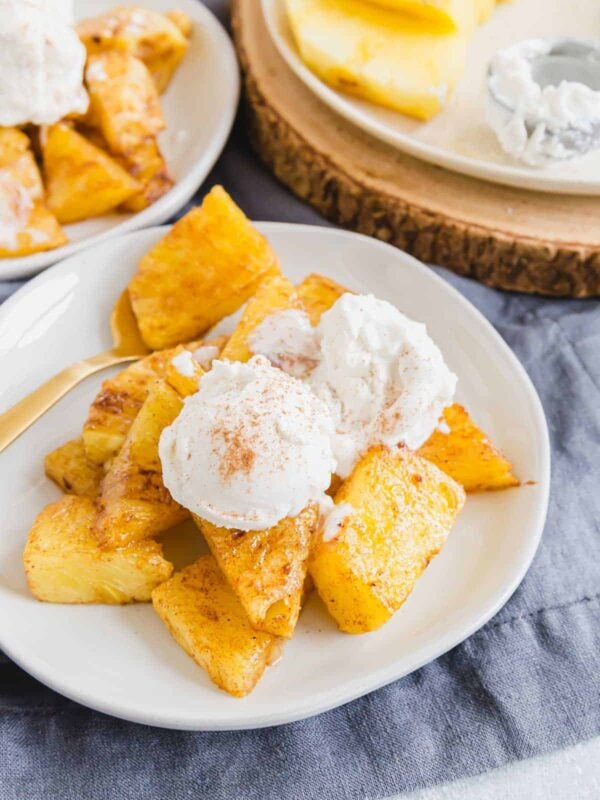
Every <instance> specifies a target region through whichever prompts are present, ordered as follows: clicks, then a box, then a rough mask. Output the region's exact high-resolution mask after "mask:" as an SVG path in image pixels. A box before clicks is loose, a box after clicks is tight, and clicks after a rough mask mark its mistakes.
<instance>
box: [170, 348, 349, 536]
mask: <svg viewBox="0 0 600 800" xmlns="http://www.w3.org/2000/svg"><path fill="white" fill-rule="evenodd" d="M332 433H333V424H332V420H331V417H330V414H329V410H328V408H327V406H326V405H325V403H324V402H323V401H322V400H320V399H319V398H318V397H317V396H316V395H315V394H314V393H313V392H312V391H311V389H310V387H309V386H307V385H305V384H304V383H302V382H301V381H299V380H297V379H295V378H293V377H291V376H289V375H287V374H286V373H285V372H283V371H281V370H279V369H276V368H275V367H273V366H272V365H271V364H270V363H269V361H268V360H267V359H266V358H264V357H261V356H255V357H254V358H252V359H251V360H250V361H248V362H247V363H246V364H242V363H230V362H226V361H215V362H214V363H213V366H212V369H211V371H210V372H208V373H207V374H206V375H205V376H204V377H203V378H202V381H201V384H200V390H199V391H198V392H197V393H196V394H194V395H192V396H191V397H189V398H187V400H186V401H185V404H184V407H183V409H182V411H181V413H180V414H179V416H178V417H177V419H176V420H175V421H174V422H173V424H172V425H171V426H170V427H168V428H166V429H165V430H164V431H163V433H162V436H161V438H160V444H159V453H160V459H161V463H162V468H163V480H164V483H165V486H166V487H167V488H168V490H169V491H170V493H171V495H172V496H173V497H174V498H175V500H177V501H178V502H179V503H180V504H181V505H183V506H184V507H185V508H188V509H189V510H190V511H191V512H192V513H194V514H197V515H198V516H200V517H202V518H203V519H206V520H208V521H209V522H212V523H213V524H215V525H219V526H223V527H227V528H239V529H240V530H245V531H250V530H262V529H265V528H270V527H272V526H273V525H275V524H277V522H279V521H280V520H281V519H283V518H284V517H294V516H296V515H297V514H299V513H300V511H302V509H304V508H305V507H306V506H307V505H309V503H311V502H313V501H316V502H319V501H320V499H321V498H322V496H323V494H324V492H325V491H326V489H327V488H328V486H329V483H330V481H331V475H332V473H333V471H334V470H335V460H334V458H333V453H332V449H331V440H332Z"/></svg>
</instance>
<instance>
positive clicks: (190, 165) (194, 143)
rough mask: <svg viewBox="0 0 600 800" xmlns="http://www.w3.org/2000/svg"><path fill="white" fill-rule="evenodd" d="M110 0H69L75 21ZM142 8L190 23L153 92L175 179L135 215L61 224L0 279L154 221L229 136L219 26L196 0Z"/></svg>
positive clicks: (232, 93)
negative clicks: (185, 41) (46, 244)
mask: <svg viewBox="0 0 600 800" xmlns="http://www.w3.org/2000/svg"><path fill="white" fill-rule="evenodd" d="M115 4H116V0H75V14H76V16H77V19H82V18H84V17H92V16H96V15H98V14H101V13H103V12H105V11H107V10H109V9H111V8H113V7H114V6H115ZM140 4H141V5H143V6H144V7H145V8H151V9H155V10H157V11H167V10H169V9H170V8H173V7H174V6H177V8H180V9H182V10H183V11H185V12H186V13H187V14H189V15H190V17H191V18H192V19H193V21H194V31H193V34H192V40H191V44H190V48H189V50H188V52H187V54H186V56H185V58H184V60H183V61H182V63H181V65H180V67H179V69H178V70H177V72H176V73H175V76H174V78H173V81H172V82H171V84H170V86H169V88H168V89H167V91H166V92H165V94H163V95H162V96H161V107H162V109H163V111H164V115H165V120H166V123H167V128H166V130H165V131H164V132H163V133H162V134H161V135H160V137H159V141H160V146H161V149H162V152H163V154H164V156H165V160H166V162H167V164H168V166H169V169H170V171H171V174H172V175H173V178H174V180H175V185H174V186H173V188H172V189H171V190H170V191H169V192H167V194H165V195H164V196H163V197H161V198H160V199H159V200H158V201H157V202H156V203H154V204H153V205H151V206H150V207H149V208H146V209H144V211H140V212H139V213H137V214H107V215H104V216H102V217H95V218H94V219H89V220H85V221H84V222H78V223H76V224H74V225H66V226H65V232H66V234H67V236H68V237H69V243H68V244H66V245H65V246H64V247H59V248H57V249H56V250H49V251H48V252H45V253H35V254H34V255H31V256H24V257H23V258H3V259H0V280H10V279H13V278H26V277H28V276H29V275H34V274H35V273H36V272H39V271H40V270H42V269H44V268H45V267H48V266H50V264H56V263H57V262H58V261H60V260H62V259H63V258H65V257H67V256H70V255H72V254H73V253H76V252H78V251H80V250H82V249H83V248H85V247H90V246H91V245H94V244H98V243H99V242H101V241H104V240H105V239H108V238H110V237H112V236H118V235H121V234H124V233H129V232H130V231H135V230H138V229H140V228H147V227H149V226H150V225H161V224H162V223H163V222H166V221H167V220H168V219H169V218H170V217H172V216H173V214H175V213H176V212H177V211H179V209H180V208H181V207H182V206H184V205H185V204H186V203H187V202H188V200H190V198H191V197H192V196H193V194H194V193H195V192H196V190H197V189H198V187H199V186H200V184H201V183H202V181H203V180H204V179H205V178H206V176H207V175H208V173H209V172H210V170H211V169H212V168H213V166H214V164H215V162H216V160H217V159H218V157H219V155H220V154H221V151H222V149H223V147H224V146H225V142H226V141H227V137H228V136H229V132H230V130H231V126H232V125H233V120H234V118H235V112H236V109H237V104H238V98H239V91H240V79H239V71H238V66H237V60H236V56H235V51H234V49H233V45H232V43H231V40H230V38H229V36H228V35H227V33H226V32H225V30H224V28H223V27H222V25H221V24H220V22H219V21H218V20H217V18H216V17H215V16H213V14H212V13H211V12H210V11H209V9H208V8H206V6H204V5H203V4H202V3H200V2H198V0H177V2H176V3H174V2H171V0H141V2H140Z"/></svg>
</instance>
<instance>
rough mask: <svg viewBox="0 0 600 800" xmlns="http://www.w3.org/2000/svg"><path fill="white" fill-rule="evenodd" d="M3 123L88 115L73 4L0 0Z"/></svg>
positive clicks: (0, 112)
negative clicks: (70, 115)
mask: <svg viewBox="0 0 600 800" xmlns="http://www.w3.org/2000/svg"><path fill="white" fill-rule="evenodd" d="M0 19H1V20H2V25H1V26H0V75H1V78H0V125H1V126H6V127H10V126H14V125H25V124H28V123H33V124H34V125H51V124H52V123H54V122H58V121H59V120H60V119H63V118H64V117H66V116H68V115H69V114H83V113H85V111H86V110H87V107H88V96H87V93H86V91H85V89H84V86H83V70H84V66H85V61H86V51H85V47H84V46H83V44H82V43H81V42H80V40H79V37H78V36H77V33H76V32H75V30H74V28H73V3H72V2H70V1H69V0H61V1H60V2H59V1H58V0H0Z"/></svg>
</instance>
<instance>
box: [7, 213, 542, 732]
mask: <svg viewBox="0 0 600 800" xmlns="http://www.w3.org/2000/svg"><path fill="white" fill-rule="evenodd" d="M259 227H260V229H261V230H262V231H263V232H264V233H265V234H266V235H267V237H268V238H269V239H270V241H271V244H272V245H273V247H274V248H275V250H276V252H277V254H278V255H279V257H280V259H281V263H282V265H283V269H284V271H285V273H286V274H287V275H288V276H289V277H290V278H291V279H292V280H293V281H299V280H301V279H302V278H303V277H304V276H305V275H306V274H307V273H309V272H312V271H319V272H322V273H323V274H325V275H328V276H329V277H331V278H333V279H334V280H337V281H339V282H340V283H342V284H344V285H346V286H348V287H349V288H350V289H353V290H355V291H358V292H372V293H373V294H375V295H377V296H378V297H381V298H384V299H387V300H389V301H390V302H392V303H394V304H395V305H397V306H398V308H400V309H401V310H402V311H404V312H405V313H406V314H408V315H409V316H411V317H414V318H415V319H418V320H422V321H423V322H426V323H427V326H428V328H429V331H430V333H431V335H432V336H433V338H434V339H435V340H436V341H437V342H438V344H439V345H440V346H441V348H442V350H443V351H444V355H445V357H446V359H447V361H448V363H449V365H450V367H451V369H452V370H454V371H455V372H456V373H457V375H458V376H459V395H458V398H459V401H461V402H463V403H464V404H465V405H466V406H467V407H468V408H469V410H470V412H471V413H472V415H473V416H474V418H475V420H476V421H478V422H479V423H480V424H481V425H482V426H483V427H484V429H485V430H486V431H487V432H488V433H489V434H490V435H491V436H492V438H493V440H494V441H495V442H496V443H497V444H498V445H499V446H500V447H501V448H502V449H503V450H504V451H505V452H506V454H507V455H508V456H509V457H510V459H511V460H512V461H513V462H514V465H515V469H516V472H517V475H519V477H520V478H521V479H523V480H524V481H528V480H532V481H535V483H533V484H532V485H523V486H522V487H520V488H518V489H511V490H508V491H505V492H497V493H491V494H481V495H472V496H470V497H469V498H468V500H467V505H466V507H465V510H464V511H463V513H462V514H461V516H460V518H459V521H458V524H457V525H456V527H455V529H454V530H453V531H452V534H451V535H450V538H449V540H448V543H447V544H446V546H445V547H444V549H443V551H442V553H441V555H440V556H438V557H437V558H436V559H434V561H433V562H432V564H431V565H430V566H429V567H428V569H427V571H426V572H425V574H424V576H423V577H422V578H421V580H419V582H418V584H417V586H416V589H415V591H414V592H413V594H412V595H411V596H410V598H409V599H408V601H407V602H406V604H405V605H404V606H403V607H402V608H401V609H400V611H399V612H398V613H397V614H396V616H395V617H394V618H393V619H392V620H391V621H390V622H389V623H388V624H387V625H385V626H384V627H383V628H382V629H381V630H379V631H376V632H375V633H371V634H368V635H365V636H348V635H344V634H342V633H339V632H338V631H337V629H336V626H335V624H334V622H333V620H331V619H330V618H329V617H328V615H327V613H326V611H325V609H324V608H323V606H322V604H321V603H320V602H319V600H318V599H317V598H316V597H314V596H313V597H312V598H311V600H310V602H309V603H308V607H307V608H306V609H305V610H304V611H303V613H302V616H301V619H300V623H299V625H298V630H297V633H296V636H295V637H294V639H292V641H290V642H288V643H287V644H286V647H285V651H284V654H283V658H282V660H281V661H280V662H279V663H278V664H277V665H276V666H273V667H271V668H270V669H269V670H268V671H267V674H266V675H265V677H264V678H263V680H262V681H261V682H260V683H259V685H258V687H257V688H256V690H255V691H254V692H253V693H252V694H251V695H249V696H248V697H246V698H244V699H243V700H236V699H234V698H232V697H229V696H228V695H226V694H224V693H223V692H221V691H219V690H218V689H217V688H216V687H215V686H214V685H213V684H212V683H211V682H210V681H209V679H208V677H207V676H206V674H205V673H204V672H203V671H202V670H201V669H199V668H198V667H197V666H196V665H195V664H194V662H193V661H192V660H191V659H190V658H189V657H188V656H187V655H186V654H185V653H184V652H183V651H182V650H181V649H180V648H179V647H178V646H177V645H176V644H175V642H174V641H173V639H172V638H171V636H170V635H169V633H168V631H167V630H166V628H165V627H164V625H163V624H162V622H161V621H160V620H159V618H158V617H157V615H156V614H155V613H154V611H153V610H152V608H151V606H150V605H132V606H125V607H111V606H60V605H49V604H45V603H39V602H37V601H36V600H34V598H33V597H32V596H31V595H30V593H29V591H28V589H27V585H26V582H25V576H24V574H23V565H22V551H23V546H24V544H25V541H26V538H27V533H28V530H29V528H30V526H31V523H32V522H33V519H34V517H35V516H36V514H37V513H38V512H39V511H40V510H41V509H42V507H43V506H44V505H45V504H46V503H49V502H51V501H53V500H54V499H56V498H58V496H59V491H58V489H57V488H56V487H55V486H54V484H52V483H51V482H50V481H49V480H47V479H46V478H45V477H44V473H43V458H44V455H45V454H46V453H47V452H49V451H50V450H52V449H54V448H55V447H57V446H58V445H59V444H62V443H63V442H64V441H66V440H67V439H71V438H73V437H74V436H77V435H79V433H80V430H81V425H82V423H83V421H84V419H85V417H86V413H87V408H88V406H89V404H90V402H91V401H92V399H93V397H94V395H95V393H96V392H97V391H98V388H99V386H100V382H101V381H102V379H103V378H105V377H106V374H107V373H104V374H103V375H98V376H95V377H93V378H90V379H88V380H87V381H86V382H85V383H84V384H82V385H80V386H79V387H77V388H76V389H75V390H73V391H72V392H71V393H70V394H69V395H68V396H67V397H65V398H64V399H63V400H62V401H61V402H60V403H58V404H57V405H56V406H55V407H54V408H53V409H51V410H50V411H49V412H48V413H47V414H46V415H45V416H44V417H43V418H42V419H41V420H39V421H38V422H37V423H36V424H35V425H34V426H33V427H32V428H30V430H29V431H27V432H26V433H25V434H24V435H23V436H21V438H20V439H18V440H17V441H16V442H15V443H14V444H13V445H12V446H11V447H10V448H8V449H7V450H6V451H4V452H3V453H2V454H0V531H2V535H1V536H0V649H2V650H4V651H5V652H6V653H7V654H8V655H9V656H10V657H11V658H13V659H14V660H15V661H16V662H17V663H19V664H20V665H21V666H22V667H23V668H24V669H26V670H27V671H28V672H30V673H31V674H32V675H34V676H35V677H36V678H38V679H39V680H41V681H43V682H44V683H46V684H47V685H48V686H51V687H52V688H54V689H56V690H57V691H59V692H61V693H62V694H64V695H67V696H68V697H71V698H73V699H74V700H77V701H78V702H80V703H83V704H85V705H88V706H91V707H92V708H96V709H99V710H101V711H104V712H106V713H108V714H113V715H115V716H118V717H123V718H125V719H130V720H134V721H137V722H142V723H147V724H149V725H160V726H164V727H169V728H185V729H192V730H222V729H232V728H257V727H261V726H266V725H277V724H280V723H285V722H291V721H293V720H297V719H301V718H303V717H307V716H310V715H313V714H318V713H319V712H321V711H325V710H327V709H329V708H333V707H334V706H338V705H341V704H342V703H346V702H348V701H349V700H352V699H354V698H355V697H358V696H360V695H363V694H366V693H367V692H370V691H372V690H373V689H376V688H377V687H379V686H383V685H384V684H386V683H389V682H390V681H394V680H396V679H397V678H400V677H402V676H403V675H406V674H407V673H409V672H412V671H413V670H414V669H417V667H419V666H421V665H422V664H425V663H427V662H428V661H430V660H431V659H433V658H436V657H437V656H439V655H441V654H442V653H444V652H445V651H446V650H448V649H449V648H451V647H453V646H454V645H456V644H458V643H459V642H460V641H462V640H463V639H464V638H466V637H467V636H469V635H470V634H471V633H473V632H474V631H475V630H477V628H479V627H480V626H481V625H483V624H484V623H485V622H486V621H487V620H488V619H489V618H490V617H491V616H492V615H493V614H494V613H495V612H496V611H497V610H498V609H499V608H500V607H501V606H502V605H503V604H504V603H505V602H506V601H507V599H508V598H509V597H510V595H511V594H512V592H513V591H514V590H515V588H516V586H517V585H518V583H519V582H520V580H521V579H522V577H523V575H524V574H525V571H526V570H527V568H528V566H529V564H530V562H531V559H532V558H533V555H534V553H535V550H536V548H537V545H538V542H539V539H540V536H541V533H542V528H543V525H544V519H545V516H546V507H547V501H548V486H549V446H548V434H547V430H546V423H545V419H544V414H543V411H542V407H541V405H540V402H539V399H538V397H537V395H536V392H535V389H534V388H533V386H532V384H531V382H530V380H529V378H528V377H527V375H526V374H525V372H524V370H523V368H522V367H521V365H520V364H519V362H518V360H517V359H516V358H515V356H514V355H513V353H512V352H511V351H510V350H509V348H508V347H507V346H506V344H505V343H504V342H503V341H502V339H501V338H500V336H499V335H498V334H497V333H496V332H495V331H494V329H493V328H492V326H491V325H490V324H489V323H488V322H487V321H486V320H485V319H484V318H483V317H482V316H481V314H479V312H478V311H476V310H475V309H474V308H473V306H471V305H470V304H469V303H468V302H467V301H466V300H465V299H464V298H463V297H462V296H461V295H460V294H459V293H458V292H456V291H455V290H454V289H452V288H451V287H450V286H449V285H448V284H447V283H446V282H444V281H443V280H442V279H441V278H439V277H437V276H436V275H435V274H434V273H433V272H432V271H431V270H429V269H427V268H426V267H424V266H423V265H422V264H420V263H418V262H417V261H415V260H414V259H413V258H411V257H409V256H407V255H406V254H404V253H402V252H401V251H400V250H397V249H395V248H393V247H390V246H389V245H386V244H383V243H381V242H378V241H376V240H374V239H368V238H366V237H363V236H359V235H358V234H353V233H347V232H344V231H340V230H334V229H326V228H316V227H309V226H302V225H291V224H276V223H262V224H260V226H259ZM165 230H166V229H165V228H152V229H149V230H145V231H138V232H136V233H133V234H130V235H128V236H124V237H121V238H118V239H112V240H110V241H108V242H104V243H103V244H101V245H100V246H97V247H94V248H92V249H89V250H86V251H84V252H82V253H80V254H78V255H76V256H74V257H72V258H70V259H68V260H66V261H64V262H62V263H61V264H58V265H56V266H55V267H52V268H51V269H49V270H48V271H46V272H45V273H43V274H42V275H40V276H38V277H37V278H36V279H34V280H33V281H31V282H30V283H28V284H27V285H26V286H25V287H24V288H23V289H21V290H20V291H19V292H17V294H15V295H14V296H13V297H12V298H11V299H9V300H8V301H7V302H6V303H5V304H4V305H3V306H2V307H1V308H0V374H1V375H2V376H3V380H2V381H1V383H0V412H2V411H3V410H5V409H6V408H7V407H9V406H10V405H12V404H13V403H14V402H15V401H17V400H18V399H20V398H21V397H22V396H23V395H24V394H25V393H27V392H29V391H31V390H32V389H34V388H35V387H36V386H37V385H38V384H39V383H40V382H41V381H43V380H45V379H47V378H48V377H50V376H51V375H53V374H54V373H56V372H57V371H58V370H60V369H62V368H63V367H65V366H66V365H68V364H70V363H72V362H74V361H76V360H78V359H81V358H83V357H85V356H89V355H91V354H93V353H96V352H100V351H102V350H104V349H105V348H107V347H108V346H109V342H110V339H109V333H108V319H109V314H110V310H111V307H112V305H113V303H114V301H115V299H116V298H117V297H118V295H119V293H120V292H121V290H122V288H123V287H124V286H125V285H126V284H127V282H128V280H129V278H130V276H131V275H132V274H133V272H134V271H135V268H136V265H137V262H138V260H139V258H140V257H141V256H142V255H143V254H144V253H146V252H147V251H148V250H149V248H150V247H151V246H152V245H153V244H154V243H155V242H156V241H157V240H158V239H159V238H160V237H161V236H163V235H164V233H165ZM193 541H194V542H198V543H199V542H200V537H199V535H198V534H197V533H195V538H194V540H193ZM170 555H171V548H170V549H169V551H168V552H167V556H168V557H170Z"/></svg>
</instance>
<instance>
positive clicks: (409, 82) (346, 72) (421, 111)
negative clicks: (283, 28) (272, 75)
mask: <svg viewBox="0 0 600 800" xmlns="http://www.w3.org/2000/svg"><path fill="white" fill-rule="evenodd" d="M286 6H287V11H288V16H289V20H290V24H291V27H292V31H293V33H294V37H295V39H296V43H297V45H298V48H299V50H300V54H301V56H302V58H303V60H304V61H305V62H306V64H307V65H308V66H309V67H310V68H311V69H312V70H314V72H315V73H316V74H317V75H319V77H321V78H322V79H323V80H324V81H325V82H326V83H328V84H330V85H331V86H332V87H333V88H335V89H338V90H340V91H342V92H347V93H348V94H352V95H356V96H357V97H361V98H363V99H364V100H370V101H371V102H374V103H377V104H379V105H382V106H386V107H388V108H392V109H394V110H396V111H401V112H403V113H405V114H409V115H411V116H414V117H417V118H418V119H423V120H427V119H430V118H431V117H433V116H434V115H435V114H437V113H438V112H439V111H440V110H441V109H442V107H443V106H444V103H445V101H446V98H447V97H448V95H449V94H450V93H451V91H452V90H453V88H454V87H455V86H456V84H457V83H458V81H459V80H460V78H461V77H462V75H463V73H464V69H465V61H466V49H467V38H468V33H469V31H468V30H460V31H457V32H455V33H448V34H440V33H436V32H431V31H428V30H426V28H425V27H424V25H423V22H422V20H419V19H415V18H411V17H408V16H403V15H401V14H397V13H394V12H392V11H389V10H386V9H383V8H377V7H375V6H366V5H365V3H364V2H361V0H286Z"/></svg>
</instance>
